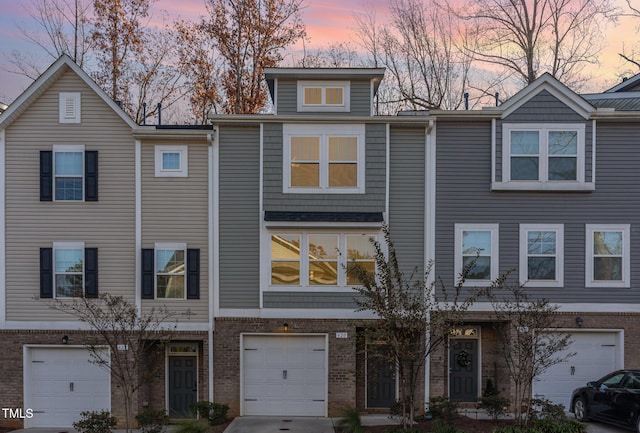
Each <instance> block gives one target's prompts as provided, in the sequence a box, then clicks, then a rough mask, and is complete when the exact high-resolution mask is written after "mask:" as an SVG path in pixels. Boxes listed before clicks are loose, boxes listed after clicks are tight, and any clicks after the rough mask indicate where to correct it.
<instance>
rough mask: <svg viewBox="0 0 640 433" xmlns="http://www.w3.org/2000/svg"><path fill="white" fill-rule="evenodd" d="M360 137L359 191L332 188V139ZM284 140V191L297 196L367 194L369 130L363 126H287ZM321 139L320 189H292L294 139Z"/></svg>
mask: <svg viewBox="0 0 640 433" xmlns="http://www.w3.org/2000/svg"><path fill="white" fill-rule="evenodd" d="M341 135H342V136H356V137H357V139H358V168H357V186H356V187H329V185H328V183H329V143H328V137H330V136H341ZM282 136H283V140H284V143H283V146H282V148H283V158H282V161H283V164H282V168H283V174H282V176H283V177H282V179H283V181H282V190H283V192H284V193H293V194H318V193H320V194H364V193H365V170H366V167H365V163H366V158H365V126H364V125H362V124H360V125H336V124H327V125H324V124H323V125H298V124H295V125H294V124H285V125H283V128H282ZM298 136H314V137H315V136H319V137H320V186H319V187H317V188H316V187H292V186H291V137H298Z"/></svg>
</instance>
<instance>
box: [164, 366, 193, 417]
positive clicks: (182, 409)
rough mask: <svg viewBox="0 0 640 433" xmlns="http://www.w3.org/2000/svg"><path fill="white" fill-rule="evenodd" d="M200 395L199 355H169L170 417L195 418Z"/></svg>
mask: <svg viewBox="0 0 640 433" xmlns="http://www.w3.org/2000/svg"><path fill="white" fill-rule="evenodd" d="M197 397H198V357H197V356H170V357H169V417H171V418H194V417H195V414H194V413H193V411H192V410H191V406H192V405H193V404H194V403H195V402H196V399H197Z"/></svg>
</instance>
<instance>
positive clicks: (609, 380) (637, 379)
mask: <svg viewBox="0 0 640 433" xmlns="http://www.w3.org/2000/svg"><path fill="white" fill-rule="evenodd" d="M569 411H570V412H573V413H574V414H575V416H576V419H577V420H578V421H589V420H594V421H600V422H605V423H608V424H613V425H616V426H619V427H625V428H630V429H632V430H635V431H636V433H640V370H618V371H614V372H613V373H609V374H607V375H606V376H604V377H603V378H601V379H599V380H596V381H595V382H589V383H587V386H583V387H581V388H578V389H576V390H575V391H573V394H572V396H571V406H570V409H569Z"/></svg>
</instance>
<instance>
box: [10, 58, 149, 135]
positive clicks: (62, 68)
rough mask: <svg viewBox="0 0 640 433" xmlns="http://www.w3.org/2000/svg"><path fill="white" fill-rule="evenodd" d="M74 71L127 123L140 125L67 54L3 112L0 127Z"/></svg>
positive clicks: (134, 126) (133, 126) (11, 121)
mask: <svg viewBox="0 0 640 433" xmlns="http://www.w3.org/2000/svg"><path fill="white" fill-rule="evenodd" d="M69 70H71V71H73V72H74V73H75V74H76V75H77V76H78V77H80V79H81V80H82V81H84V82H85V83H86V84H87V85H88V86H89V87H90V88H91V89H92V90H93V91H94V92H95V93H96V94H97V95H98V97H100V99H102V100H103V101H104V102H105V103H106V104H107V105H108V106H109V107H110V108H111V109H112V110H113V111H114V112H115V113H116V114H117V115H118V116H120V118H122V120H124V121H125V122H126V123H127V125H129V126H130V127H131V128H132V129H133V128H136V127H138V125H137V124H136V123H135V122H134V120H133V119H132V118H131V117H129V115H127V113H125V112H124V110H123V109H122V108H121V107H120V106H119V105H118V104H116V103H115V101H113V100H112V99H111V98H110V97H109V95H107V94H106V93H105V92H104V90H102V88H100V86H98V85H97V84H96V82H95V81H93V80H92V79H91V77H89V75H88V74H87V73H86V72H85V71H84V70H83V69H82V68H81V67H80V66H78V65H77V64H76V63H75V62H74V61H73V60H72V59H71V57H69V56H68V55H66V54H63V55H62V56H60V57H59V58H58V60H56V61H55V62H54V63H53V64H52V65H51V66H49V68H47V70H46V71H44V73H43V74H42V75H40V76H39V77H38V78H37V79H36V80H35V81H34V82H33V83H31V85H30V86H29V87H27V89H26V90H25V91H24V92H22V94H21V95H20V96H18V98H17V99H16V100H15V101H14V102H13V103H12V104H11V105H9V108H7V110H6V111H5V112H4V113H2V116H1V117H0V129H4V128H7V127H8V126H10V125H11V124H12V123H13V122H14V121H15V120H16V119H17V118H18V117H19V116H20V115H21V114H22V113H24V112H25V111H26V110H27V109H28V108H29V106H31V104H33V102H35V101H36V100H37V99H38V98H39V97H40V96H41V95H42V94H43V93H44V92H45V91H46V90H47V89H49V88H50V87H51V86H52V85H53V83H55V82H56V81H57V80H58V79H59V78H60V77H61V76H62V74H64V73H65V72H67V71H69Z"/></svg>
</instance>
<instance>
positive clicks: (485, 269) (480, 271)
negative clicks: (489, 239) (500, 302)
mask: <svg viewBox="0 0 640 433" xmlns="http://www.w3.org/2000/svg"><path fill="white" fill-rule="evenodd" d="M474 260H475V263H473V261H474ZM472 263H473V266H471V264H472ZM462 266H463V267H464V269H467V267H469V266H471V269H470V270H469V273H468V274H467V279H468V280H487V281H489V280H491V257H486V256H481V257H477V258H476V256H463V257H462Z"/></svg>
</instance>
